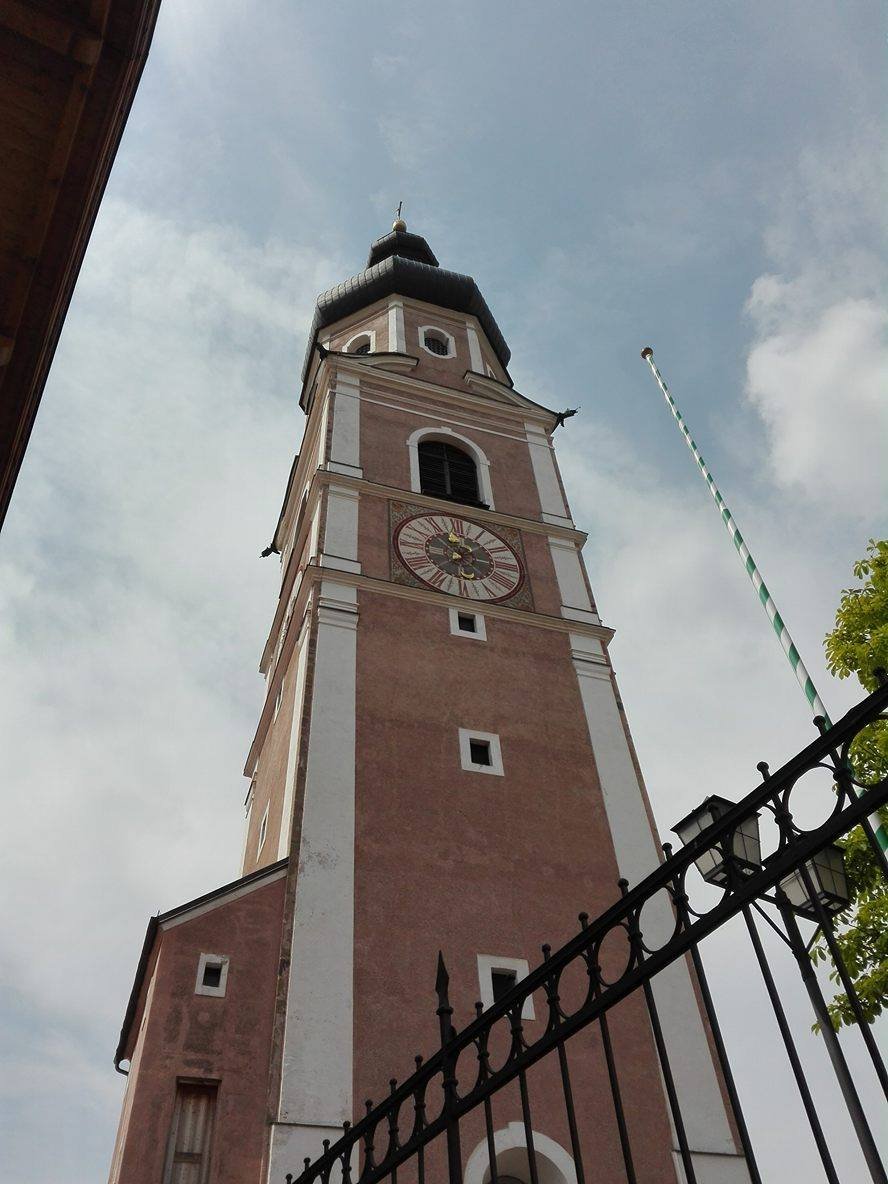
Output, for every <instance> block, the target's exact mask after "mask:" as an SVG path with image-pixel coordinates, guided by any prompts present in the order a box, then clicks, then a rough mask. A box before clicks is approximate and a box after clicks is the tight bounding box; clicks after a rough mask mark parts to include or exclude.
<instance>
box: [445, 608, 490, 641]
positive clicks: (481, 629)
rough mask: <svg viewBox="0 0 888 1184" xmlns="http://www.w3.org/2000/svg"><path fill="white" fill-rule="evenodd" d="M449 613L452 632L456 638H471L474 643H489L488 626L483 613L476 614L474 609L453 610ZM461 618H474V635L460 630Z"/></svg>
mask: <svg viewBox="0 0 888 1184" xmlns="http://www.w3.org/2000/svg"><path fill="white" fill-rule="evenodd" d="M448 611H449V613H450V632H451V633H452V634H453V636H454V637H470V638H471V639H472V640H473V641H487V626H486V625H485V624H484V614H483V613H476V612H475V611H474V609H470V608H452V609H449V610H448ZM460 617H474V619H475V632H474V633H468V632H467V631H466V630H465V629H460V627H459V618H460Z"/></svg>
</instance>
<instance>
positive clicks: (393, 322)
mask: <svg viewBox="0 0 888 1184" xmlns="http://www.w3.org/2000/svg"><path fill="white" fill-rule="evenodd" d="M388 347H389V351H390V353H393V354H405V353H406V352H407V334H406V332H405V330H404V304H403V302H402V301H400V300H392V301H391V302H390V303H389V306H388Z"/></svg>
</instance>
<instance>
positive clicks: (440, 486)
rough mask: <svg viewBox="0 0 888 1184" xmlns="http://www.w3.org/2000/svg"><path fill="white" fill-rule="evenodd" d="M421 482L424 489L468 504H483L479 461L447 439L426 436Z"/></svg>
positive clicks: (422, 455)
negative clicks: (477, 468) (480, 498)
mask: <svg viewBox="0 0 888 1184" xmlns="http://www.w3.org/2000/svg"><path fill="white" fill-rule="evenodd" d="M418 451H419V484H420V488H421V489H422V492H423V493H427V494H429V495H430V496H432V497H445V498H447V499H448V500H450V501H455V502H463V503H464V504H466V505H470V506H476V505H479V504H480V503H479V501H478V472H477V470H476V468H475V462H474V461H473V460H472V458H471V457H470V456H469V455H468V453H466V452H463V451H462V450H461V449H459V448H454V447H453V445H452V444H445V443H444V441H443V440H423V441H422V443H421V444H420V445H419V449H418Z"/></svg>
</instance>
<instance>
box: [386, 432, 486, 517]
mask: <svg viewBox="0 0 888 1184" xmlns="http://www.w3.org/2000/svg"><path fill="white" fill-rule="evenodd" d="M423 440H443V442H444V443H445V444H453V445H454V447H456V448H464V449H465V451H466V452H468V453H469V455H470V456H471V457H472V459H473V460H474V462H475V469H476V471H477V473H478V492H479V494H480V496H481V501H482V502H484V504H485V505H486V506H488V507H489V509H491V510H493V509H495V508H496V507H495V506H494V504H493V488H492V486H491V484H490V461H489V460H488V459H487V457H486V455H485V454H484V452H483V450H482V449H481V448H480V447H479V446H478V445H477V444H476V443H475V441H474V440H470V439H469V438H468V436H461V435H460V434H459V432H455V431H454V430H453V428H449V427H447V425H446V424H440V425H437V424H436V425H434V426H432V425H431V424H429V425H427V426H426V427H422V428H417V429H416V431H415V432H411V433H410V435H409V436H408V437H407V452H408V454H409V459H410V488H411V489H412V490H413V492H414V493H422V482H421V481H420V479H419V446H420V444H421V443H422V442H423ZM455 504H458V503H455Z"/></svg>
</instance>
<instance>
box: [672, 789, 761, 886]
mask: <svg viewBox="0 0 888 1184" xmlns="http://www.w3.org/2000/svg"><path fill="white" fill-rule="evenodd" d="M734 805H735V803H734V802H729V801H728V799H727V798H722V797H719V796H718V794H711V795H710V796H709V797H708V798H706V800H705V801H704V802H701V804H700V805H699V806H698V807H697V809H696V810H692V811H691V812H690V814H687V815H685V817H684V818H682V820H681V822H677V823H676V824H675V826H673V828H672V830H673V833H674V834H677V835H678V837H679V839H681V842H682V845H683V846H685V847H686V846H687V845H688V843H690V842H691V841H692V840H693V839H695V838H696V837H697V835H699V834H702V833H703V831H704V830H706V829H707V827H710V826H712V824H713V823H715V822H718V820H719V819H720V818H723V817H724V816H725V814H727V813H728V811H729V810H733V808H734ZM758 818H759V816H758V813H757V812H756V813H754V814H749V815H748V816H747V817H746V818H743V819H741V821H740V822H738V823H737V826H736V828H735V829H734V830H733V831H732V832H731V837H730V847H731V849H730V851H729V852H727V851H725V849H724V846H723V845H722V844H716V845H715V846H714V847H707V848H706V850H705V851H702V852H701V853H700V855H698V857H697V858H696V860H695V861H694V862H695V863H696V864H697V870H698V871H699V872H700V875H701V876H702V877H703V879H704V880H705V881H706V883H707V884H718V885H719V886H724V885H725V884H727V883H728V882H729V881H730V878H731V873H732V872H734V873H738V874H739V875H741V876H752V875H755V873H756V872H758V871H761V867H762V844H761V839H760V837H759V824H758ZM726 855H727V859H726V858H725V856H726Z"/></svg>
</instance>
